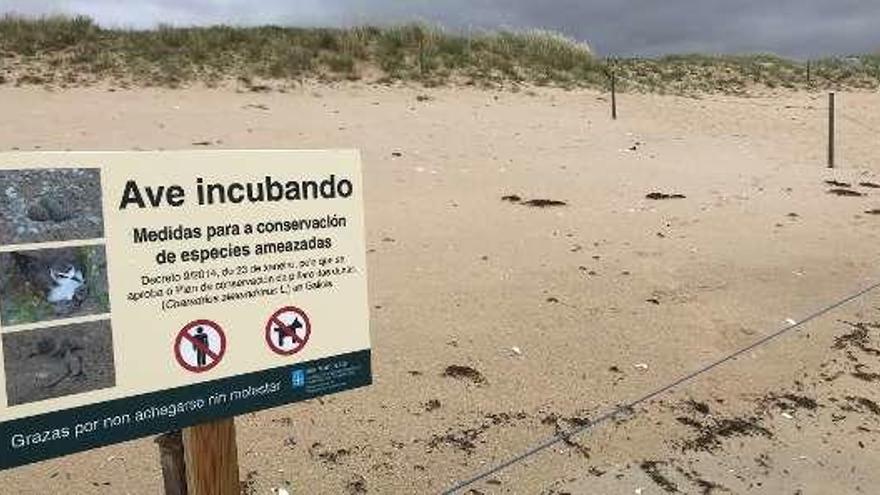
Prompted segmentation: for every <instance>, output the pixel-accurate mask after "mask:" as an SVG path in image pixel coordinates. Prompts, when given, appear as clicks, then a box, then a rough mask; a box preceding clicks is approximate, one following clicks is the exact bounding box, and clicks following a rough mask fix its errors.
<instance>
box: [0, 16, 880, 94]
mask: <svg viewBox="0 0 880 495" xmlns="http://www.w3.org/2000/svg"><path fill="white" fill-rule="evenodd" d="M0 64H2V65H0V83H3V82H5V83H10V84H43V85H60V86H69V85H87V84H94V83H96V82H101V81H108V82H111V83H114V84H120V85H147V86H166V87H177V86H181V85H187V84H193V83H202V84H207V85H209V86H215V85H220V84H224V83H228V82H230V81H238V82H241V83H244V84H246V85H248V86H249V87H251V88H252V89H255V90H258V89H265V88H269V87H270V86H267V85H266V82H275V83H280V84H281V85H282V86H283V85H284V84H295V83H299V82H302V81H303V80H307V79H308V80H319V81H339V80H366V81H368V82H377V83H391V82H395V81H411V82H416V83H420V84H424V85H426V86H434V85H443V84H473V85H488V86H499V85H510V86H513V87H516V86H518V85H520V84H530V85H552V86H561V87H567V88H573V87H605V86H607V84H608V77H607V74H608V73H609V71H612V70H613V71H615V73H616V74H617V76H618V80H619V82H620V84H619V87H620V88H621V89H622V90H631V91H650V92H674V93H688V92H706V91H708V92H728V93H738V92H745V91H746V90H748V89H749V88H753V87H755V86H762V87H766V88H805V87H808V86H809V87H814V88H824V87H840V86H843V87H859V88H876V87H878V86H880V56H864V57H849V58H844V59H827V60H820V61H814V62H812V63H811V70H810V72H811V73H810V80H809V81H808V80H807V77H806V76H807V69H806V65H805V64H804V63H801V62H795V61H791V60H786V59H781V58H778V57H774V56H769V55H752V56H717V57H713V56H705V55H685V56H672V57H665V58H660V59H623V60H610V59H602V58H599V57H597V56H595V55H594V54H593V52H592V51H591V50H590V48H589V47H588V46H587V45H585V44H583V43H580V42H577V41H575V40H572V39H570V38H566V37H564V36H562V35H559V34H556V33H552V32H547V31H526V32H508V31H501V32H481V33H475V34H469V35H462V34H456V33H451V32H448V31H445V30H443V29H441V28H438V27H432V26H426V25H420V24H411V25H403V26H392V27H381V28H380V27H371V26H365V27H355V28H348V29H331V28H310V29H305V28H293V27H279V26H262V27H230V26H213V27H200V28H173V27H159V28H158V29H155V30H142V31H132V30H116V29H104V28H102V27H100V26H98V25H96V24H95V23H94V22H93V21H92V20H91V19H89V18H86V17H45V18H40V19H27V18H22V17H15V16H9V15H7V16H4V17H3V18H0Z"/></svg>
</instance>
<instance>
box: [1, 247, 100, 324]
mask: <svg viewBox="0 0 880 495" xmlns="http://www.w3.org/2000/svg"><path fill="white" fill-rule="evenodd" d="M109 311H110V301H109V294H108V290H107V260H106V255H105V252H104V246H101V245H97V246H79V247H70V248H56V249H39V250H32V251H15V252H8V253H0V323H2V324H3V326H10V325H21V324H26V323H35V322H40V321H47V320H55V319H59V318H71V317H75V316H86V315H93V314H102V313H107V312H109Z"/></svg>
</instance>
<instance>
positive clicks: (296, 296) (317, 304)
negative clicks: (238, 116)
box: [0, 150, 372, 469]
mask: <svg viewBox="0 0 880 495" xmlns="http://www.w3.org/2000/svg"><path fill="white" fill-rule="evenodd" d="M362 185H363V181H362V177H361V165H360V156H359V154H358V153H357V152H356V151H352V150H307V151H297V150H253V151H174V152H40V153H0V187H2V189H3V190H4V191H5V194H6V199H7V200H8V201H6V202H4V203H2V204H0V210H5V211H0V214H2V215H3V218H6V219H10V220H9V221H7V222H0V277H2V280H4V281H7V283H4V284H2V285H0V347H2V352H0V380H2V384H0V442H2V446H0V469H5V468H10V467H14V466H19V465H23V464H27V463H30V462H35V461H40V460H43V459H48V458H52V457H57V456H61V455H66V454H70V453H73V452H78V451H81V450H85V449H89V448H94V447H98V446H101V445H108V444H112V443H116V442H121V441H125V440H130V439H133V438H138V437H142V436H146V435H152V434H156V433H161V432H165V431H170V430H176V429H180V428H184V427H187V426H191V425H194V424H198V423H201V422H205V421H210V420H213V419H218V418H223V417H231V416H235V415H239V414H243V413H246V412H250V411H256V410H260V409H265V408H270V407H276V406H279V405H283V404H287V403H292V402H297V401H301V400H306V399H311V398H314V397H319V396H321V395H325V394H328V393H335V392H340V391H344V390H350V389H353V388H358V387H363V386H366V385H369V384H370V383H371V381H372V374H371V363H370V335H369V310H368V305H367V278H366V277H367V274H366V249H365V241H364V214H363V189H362ZM25 308H27V310H25ZM340 308H344V311H341V310H340Z"/></svg>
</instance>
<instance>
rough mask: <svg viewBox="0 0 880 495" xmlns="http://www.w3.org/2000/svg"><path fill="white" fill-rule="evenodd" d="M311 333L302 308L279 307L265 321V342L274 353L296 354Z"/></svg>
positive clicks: (310, 325) (307, 319) (310, 324)
mask: <svg viewBox="0 0 880 495" xmlns="http://www.w3.org/2000/svg"><path fill="white" fill-rule="evenodd" d="M311 334H312V323H311V321H309V317H308V316H307V315H306V313H305V312H304V311H303V310H301V309H299V308H296V307H293V306H287V307H284V308H281V309H279V310H278V311H276V312H275V313H273V314H272V316H270V317H269V321H268V322H267V323H266V343H267V344H269V349H272V352H275V353H276V354H281V355H285V356H289V355H291V354H296V353H297V352H299V351H301V350H303V348H304V347H305V346H306V342H308V341H309V336H310V335H311Z"/></svg>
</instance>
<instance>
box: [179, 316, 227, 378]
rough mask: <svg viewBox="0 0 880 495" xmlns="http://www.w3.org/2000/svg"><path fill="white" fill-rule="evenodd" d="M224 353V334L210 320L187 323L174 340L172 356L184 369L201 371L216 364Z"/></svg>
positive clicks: (195, 371)
mask: <svg viewBox="0 0 880 495" xmlns="http://www.w3.org/2000/svg"><path fill="white" fill-rule="evenodd" d="M225 353H226V335H225V334H224V333H223V329H222V328H220V325H218V324H217V323H215V322H213V321H211V320H196V321H193V322H190V323H188V324H187V325H186V326H185V327H183V328H182V329H181V330H180V333H178V334H177V339H176V340H175V341H174V357H175V358H176V359H177V362H178V363H179V364H180V366H182V367H183V368H184V369H186V370H188V371H192V372H193V373H202V372H204V371H208V370H209V369H211V368H213V367H214V366H217V364H218V363H220V360H221V359H223V354H225Z"/></svg>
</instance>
